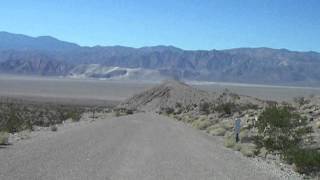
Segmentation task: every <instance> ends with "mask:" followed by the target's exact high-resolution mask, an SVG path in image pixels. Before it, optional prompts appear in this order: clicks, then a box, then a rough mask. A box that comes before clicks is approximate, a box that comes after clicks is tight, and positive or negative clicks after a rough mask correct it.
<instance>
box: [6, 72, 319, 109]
mask: <svg viewBox="0 0 320 180" xmlns="http://www.w3.org/2000/svg"><path fill="white" fill-rule="evenodd" d="M155 84H156V83H154V82H139V81H110V80H92V79H67V78H58V77H51V78H47V77H46V78H44V77H33V76H11V75H0V97H16V98H22V99H28V100H36V101H39V100H40V101H49V102H51V101H54V102H68V103H80V104H82V103H84V104H105V103H110V102H119V101H122V100H124V99H126V98H128V97H130V96H132V95H133V94H136V93H139V92H141V91H143V90H145V89H148V88H150V87H152V86H154V85H155ZM193 84H194V85H193V86H195V87H197V88H200V89H203V90H206V91H209V92H213V91H217V92H221V91H223V90H224V89H225V88H228V89H229V90H231V91H232V92H235V93H238V94H242V95H249V96H253V97H258V98H262V99H267V100H278V101H283V100H292V98H293V97H296V96H309V95H311V94H313V95H320V88H314V87H288V86H267V85H248V84H232V83H210V84H209V83H207V84H199V83H193Z"/></svg>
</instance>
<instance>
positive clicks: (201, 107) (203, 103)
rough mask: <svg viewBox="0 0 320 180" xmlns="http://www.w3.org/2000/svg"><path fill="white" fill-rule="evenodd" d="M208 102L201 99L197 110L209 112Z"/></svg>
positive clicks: (204, 112)
mask: <svg viewBox="0 0 320 180" xmlns="http://www.w3.org/2000/svg"><path fill="white" fill-rule="evenodd" d="M209 108H210V104H209V103H208V102H206V101H201V102H200V104H199V111H200V113H203V114H209V113H210V109H209Z"/></svg>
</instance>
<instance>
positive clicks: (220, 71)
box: [0, 32, 320, 85]
mask: <svg viewBox="0 0 320 180" xmlns="http://www.w3.org/2000/svg"><path fill="white" fill-rule="evenodd" d="M30 54H32V55H30ZM39 56H41V58H42V62H43V63H45V64H61V63H63V65H56V66H52V65H42V66H35V67H34V68H32V69H30V70H28V71H26V70H21V68H20V67H21V66H22V67H23V68H22V69H25V66H26V65H25V64H35V62H37V61H38V59H39ZM11 62H15V63H14V64H16V65H15V66H17V67H19V68H13V67H10V66H9V67H8V64H10V63H11ZM26 62H27V63H26ZM57 62H58V63H57ZM0 63H1V64H0V72H6V73H16V74H20V73H26V72H27V73H31V74H43V75H47V74H58V75H66V76H68V75H70V76H73V77H93V78H95V77H98V78H99V77H105V78H118V77H120V76H124V75H125V76H127V77H130V76H131V74H130V73H123V72H122V73H119V74H118V75H117V76H113V75H112V76H110V75H108V74H109V72H108V69H112V68H125V69H127V72H129V71H130V69H135V70H136V71H137V72H139V73H135V74H133V75H134V76H135V77H134V79H139V78H143V77H145V73H144V71H152V72H153V73H154V74H156V75H153V76H152V77H153V78H154V79H159V80H161V79H165V78H166V77H171V78H173V79H183V80H198V81H223V82H240V83H259V84H261V83H263V84H282V85H289V84H290V85H319V84H320V83H319V82H320V71H319V70H318V67H320V53H317V52H296V51H289V50H286V49H271V48H238V49H229V50H183V49H179V48H176V47H173V46H153V47H142V48H131V47H123V46H104V47H103V46H95V47H82V46H78V45H76V44H73V43H68V42H64V41H60V40H57V39H55V38H52V37H37V38H33V37H28V36H24V35H17V34H11V33H7V32H0ZM92 65H98V66H101V68H100V69H107V71H103V70H99V71H96V72H94V73H91V74H89V75H88V74H86V73H85V72H88V71H90V69H87V70H83V72H84V73H81V72H80V71H78V70H79V68H80V69H83V68H84V67H87V68H90V67H92ZM61 66H64V67H68V68H62V67H61ZM44 67H46V68H44ZM49 67H50V68H49ZM97 69H99V68H97ZM47 71H49V72H50V73H46V72H47ZM140 71H141V73H140ZM39 72H42V73H39ZM51 72H55V73H51ZM92 74H94V75H93V76H91V75H92ZM128 79H130V78H128Z"/></svg>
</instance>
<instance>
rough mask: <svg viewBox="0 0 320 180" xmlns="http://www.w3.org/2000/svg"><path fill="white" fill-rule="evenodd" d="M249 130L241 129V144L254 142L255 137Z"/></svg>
mask: <svg viewBox="0 0 320 180" xmlns="http://www.w3.org/2000/svg"><path fill="white" fill-rule="evenodd" d="M249 131H250V130H249V129H241V131H240V134H239V138H240V142H241V143H249V142H251V141H252V140H253V137H251V136H250V135H249Z"/></svg>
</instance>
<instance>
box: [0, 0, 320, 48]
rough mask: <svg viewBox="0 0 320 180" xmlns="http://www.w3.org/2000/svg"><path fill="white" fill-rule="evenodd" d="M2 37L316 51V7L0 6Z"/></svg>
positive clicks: (193, 2)
mask: <svg viewBox="0 0 320 180" xmlns="http://www.w3.org/2000/svg"><path fill="white" fill-rule="evenodd" d="M0 31H8V32H13V33H21V34H27V35H31V36H39V35H51V36H54V37H56V38H58V39H61V40H66V41H71V42H76V43H78V44H80V45H89V46H93V45H97V44H99V45H124V46H133V47H141V46H151V45H160V44H161V45H174V46H177V47H181V48H184V49H227V48H235V47H261V46H264V47H273V48H287V49H292V50H303V51H309V50H315V51H320V1H319V0H157V1H155V0H127V1H125V0H3V1H1V3H0Z"/></svg>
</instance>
